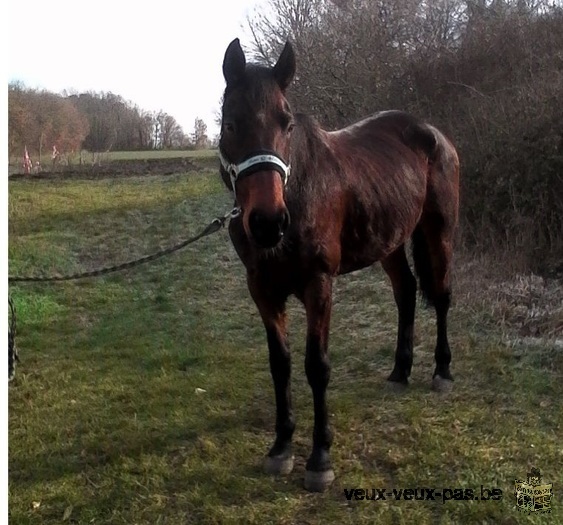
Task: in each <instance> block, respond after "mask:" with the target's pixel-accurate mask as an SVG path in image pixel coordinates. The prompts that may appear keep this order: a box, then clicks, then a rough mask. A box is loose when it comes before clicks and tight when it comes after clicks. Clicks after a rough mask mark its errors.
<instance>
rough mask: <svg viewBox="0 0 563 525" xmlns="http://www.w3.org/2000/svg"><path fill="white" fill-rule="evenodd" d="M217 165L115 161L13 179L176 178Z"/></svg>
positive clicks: (175, 160) (206, 161) (182, 159)
mask: <svg viewBox="0 0 563 525" xmlns="http://www.w3.org/2000/svg"><path fill="white" fill-rule="evenodd" d="M215 164H217V161H216V159H214V158H211V159H201V161H200V160H199V159H189V158H185V157H179V158H172V159H144V160H114V161H111V162H107V163H103V164H101V165H97V164H95V165H90V164H88V165H86V164H83V165H72V166H57V167H56V168H55V169H54V170H52V171H40V172H39V173H32V174H29V175H26V174H23V173H17V174H14V175H11V176H10V180H24V179H25V180H51V181H52V180H64V179H88V180H96V179H103V178H116V177H140V176H155V175H159V176H162V175H175V174H177V173H185V172H187V171H203V170H204V169H209V168H211V167H212V166H213V165H215Z"/></svg>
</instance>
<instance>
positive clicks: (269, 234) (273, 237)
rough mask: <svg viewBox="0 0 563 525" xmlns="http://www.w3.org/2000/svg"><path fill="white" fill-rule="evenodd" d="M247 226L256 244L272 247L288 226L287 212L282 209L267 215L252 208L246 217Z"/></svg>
mask: <svg viewBox="0 0 563 525" xmlns="http://www.w3.org/2000/svg"><path fill="white" fill-rule="evenodd" d="M248 226H249V228H250V233H251V234H252V237H253V238H254V241H255V242H256V244H258V245H259V246H262V247H264V248H269V247H273V246H275V245H276V244H278V243H279V242H280V240H281V238H282V237H283V234H284V232H285V230H287V228H288V226H289V213H288V212H287V210H284V211H283V212H281V213H277V214H275V215H267V214H265V213H262V212H259V211H257V210H252V211H251V212H250V215H249V217H248Z"/></svg>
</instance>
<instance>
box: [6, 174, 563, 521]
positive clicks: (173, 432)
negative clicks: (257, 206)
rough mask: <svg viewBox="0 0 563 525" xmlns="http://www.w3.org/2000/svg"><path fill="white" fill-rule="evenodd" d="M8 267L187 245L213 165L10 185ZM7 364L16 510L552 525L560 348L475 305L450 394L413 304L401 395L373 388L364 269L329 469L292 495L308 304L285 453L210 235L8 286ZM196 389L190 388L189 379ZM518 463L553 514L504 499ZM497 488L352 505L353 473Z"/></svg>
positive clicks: (382, 303)
mask: <svg viewBox="0 0 563 525" xmlns="http://www.w3.org/2000/svg"><path fill="white" fill-rule="evenodd" d="M9 192H10V193H9V204H10V209H9V220H10V222H9V232H10V238H9V256H10V274H29V273H34V274H35V273H52V272H55V271H58V272H61V273H67V272H74V271H79V270H87V269H92V268H96V267H99V266H105V265H109V264H114V263H118V262H121V261H124V260H129V259H132V258H136V257H139V256H142V255H144V254H147V253H151V252H152V251H154V250H157V249H159V248H160V247H163V246H169V245H171V244H174V243H175V242H178V241H180V240H183V239H185V238H187V237H189V236H191V235H193V234H194V233H196V232H197V231H198V230H199V229H200V228H201V227H203V226H204V225H206V224H207V222H208V221H209V220H210V219H211V218H213V217H215V216H217V215H218V214H222V213H223V212H224V211H226V210H228V209H229V205H230V198H229V196H228V195H227V194H226V192H225V190H224V189H223V187H222V185H221V184H220V182H219V180H218V177H217V175H216V174H213V173H211V172H199V173H190V174H178V175H175V176H168V177H158V176H152V177H146V178H141V177H139V178H127V179H126V180H113V179H102V180H98V181H51V182H49V181H13V182H11V183H10V187H9ZM10 293H11V295H12V296H13V298H14V299H15V303H16V308H17V312H18V345H19V348H20V354H21V361H22V362H21V364H20V366H19V367H18V369H17V376H16V379H15V382H14V383H13V384H12V385H11V386H10V392H9V470H10V472H9V479H10V484H9V504H10V509H9V511H10V523H13V524H55V523H57V524H58V523H63V522H68V523H80V524H87V523H98V524H106V523H112V524H121V523H123V524H185V523H203V524H215V523H217V524H218V523H221V524H222V523H225V524H229V523H232V524H235V523H237V524H238V523H256V524H268V523H285V524H292V523H295V524H317V523H318V524H327V523H335V524H345V523H350V524H352V523H384V524H385V523H389V524H403V523H404V524H407V523H409V524H410V523H417V524H419V523H420V524H449V523H471V524H473V523H491V524H493V523H494V524H497V523H500V524H504V525H509V524H515V523H557V522H561V520H563V517H562V512H561V501H562V500H561V497H562V496H561V494H562V492H561V491H562V487H563V448H562V447H563V445H562V441H561V436H562V433H563V415H562V411H561V409H560V401H561V398H562V386H561V385H562V375H563V370H562V360H561V357H560V355H559V354H560V350H556V349H555V348H551V347H549V346H545V347H530V348H525V347H517V348H511V347H508V346H506V345H504V344H503V343H502V342H501V335H500V334H499V333H496V332H495V331H493V330H491V329H490V328H486V326H488V325H487V312H482V313H479V314H476V313H475V312H474V311H473V310H471V315H468V313H467V310H466V309H465V307H464V305H462V304H458V305H457V306H456V308H454V310H453V311H452V315H451V321H450V326H451V343H452V348H453V355H454V357H453V358H454V361H453V372H454V374H455V375H456V382H455V390H454V391H453V393H451V394H450V395H446V396H443V395H437V394H435V393H433V392H430V390H429V385H430V377H431V373H432V368H433V363H432V361H433V345H434V320H433V316H432V315H431V312H430V311H427V310H423V309H419V311H418V315H417V339H416V348H415V365H414V369H413V375H412V381H411V386H410V388H409V390H408V391H407V392H405V393H403V394H393V393H391V392H389V391H388V390H387V389H386V388H385V377H386V375H387V374H388V373H389V371H390V369H391V367H392V356H393V351H394V343H395V329H396V313H395V307H394V303H393V300H392V294H391V290H390V286H389V284H388V281H387V280H386V278H385V275H384V274H383V273H382V272H381V270H380V269H375V270H367V271H363V272H358V273H355V274H353V275H349V276H346V277H342V278H340V279H338V280H337V284H336V287H335V308H334V316H333V322H332V330H331V348H330V352H331V358H332V364H333V371H332V379H331V384H330V387H329V403H330V412H331V414H333V416H332V424H333V427H334V432H335V441H334V446H333V449H332V458H333V462H334V467H335V471H336V474H337V479H336V481H335V483H334V485H333V487H332V488H331V489H330V490H329V491H328V492H327V493H325V494H309V493H306V492H305V491H304V490H303V488H302V479H303V474H304V462H305V460H306V457H307V455H308V453H309V451H310V444H311V432H312V400H311V395H310V390H309V387H308V385H307V383H306V380H305V377H304V372H303V357H304V314H303V311H302V308H301V307H300V305H299V304H298V303H297V302H296V301H292V302H291V304H290V314H291V319H292V324H291V333H290V335H291V340H292V342H293V345H292V348H293V353H294V360H293V362H294V373H293V392H294V400H295V413H296V416H297V420H298V427H297V431H296V434H295V454H296V467H295V470H294V472H293V473H292V474H291V475H289V476H288V477H287V478H274V477H270V476H267V475H265V474H263V473H262V471H261V462H262V457H263V455H264V454H265V452H266V451H267V448H268V446H269V445H270V443H271V441H272V439H273V426H274V409H273V388H272V385H271V380H270V376H269V369H268V363H267V351H266V344H265V337H264V333H263V328H262V326H261V323H260V320H259V316H258V314H257V312H256V309H255V307H254V305H253V304H252V302H251V300H250V298H249V295H248V292H247V290H246V286H245V278H244V270H243V267H242V264H241V263H240V262H239V260H238V258H237V256H236V254H235V252H234V250H233V248H232V246H231V244H230V241H229V239H228V235H227V233H226V231H221V232H220V233H219V234H216V235H214V236H212V237H208V238H206V239H204V240H201V241H199V242H198V243H197V244H194V245H191V246H189V247H188V248H186V249H185V250H183V251H181V252H179V253H176V254H174V255H171V256H169V257H168V258H165V259H163V260H160V261H158V262H155V263H151V264H148V265H146V266H142V267H139V268H137V269H135V270H131V271H128V272H124V273H119V274H113V275H110V276H106V277H103V278H98V279H89V280H84V281H76V282H67V283H60V284H53V285H39V284H27V285H18V286H15V285H14V286H11V287H10ZM198 389H203V390H204V391H203V392H202V391H201V390H198ZM531 466H537V467H539V468H540V469H541V470H542V474H543V476H544V480H545V481H546V482H552V483H553V485H554V494H555V496H554V501H553V513H552V514H551V515H544V516H526V515H524V514H520V513H518V512H517V511H516V510H515V500H514V496H513V494H512V491H513V484H514V479H515V478H525V476H526V473H527V472H528V471H529V470H530V467H531ZM481 485H484V486H485V487H499V488H501V489H502V491H503V493H504V499H503V500H502V501H448V502H445V503H441V502H437V501H436V502H421V501H389V500H387V501H379V502H373V501H356V500H352V501H348V500H347V499H346V497H345V496H344V489H345V488H346V489H350V488H355V487H361V488H366V489H371V488H384V487H385V488H387V489H388V490H392V489H393V488H396V489H401V488H408V487H423V486H424V487H432V488H438V489H441V488H442V487H452V488H456V487H460V488H475V489H478V488H479V487H480V486H481Z"/></svg>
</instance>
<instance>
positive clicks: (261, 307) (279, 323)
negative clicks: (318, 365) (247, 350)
mask: <svg viewBox="0 0 563 525" xmlns="http://www.w3.org/2000/svg"><path fill="white" fill-rule="evenodd" d="M248 288H249V290H250V294H251V295H252V298H253V299H254V302H255V303H256V306H257V307H258V311H259V312H260V315H261V316H262V321H263V322H264V327H265V328H266V337H267V340H268V351H269V357H270V372H271V374H272V379H273V382H274V391H275V396H276V440H275V441H274V444H273V446H272V448H271V449H270V451H269V452H268V455H267V456H266V459H265V461H264V469H265V471H266V472H267V473H268V474H289V473H290V472H291V471H292V469H293V454H292V451H291V438H292V437H293V431H294V430H295V419H294V417H293V410H292V406H291V384H290V380H291V353H290V351H289V345H288V342H287V333H286V313H285V302H286V300H287V296H283V295H281V296H280V295H278V294H272V293H268V292H269V290H267V288H265V283H263V282H260V283H259V282H257V280H255V279H253V278H251V277H250V276H249V277H248Z"/></svg>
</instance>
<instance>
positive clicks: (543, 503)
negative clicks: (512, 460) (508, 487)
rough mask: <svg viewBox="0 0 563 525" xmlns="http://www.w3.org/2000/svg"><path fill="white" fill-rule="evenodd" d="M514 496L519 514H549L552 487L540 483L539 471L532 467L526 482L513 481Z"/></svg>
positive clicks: (548, 484) (549, 484)
mask: <svg viewBox="0 0 563 525" xmlns="http://www.w3.org/2000/svg"><path fill="white" fill-rule="evenodd" d="M514 495H515V496H516V505H517V508H518V510H519V511H520V512H527V513H530V512H538V513H543V512H551V498H552V496H553V485H552V484H551V483H542V478H541V473H540V469H537V468H535V467H532V471H531V472H528V479H527V481H522V480H518V479H515V480H514Z"/></svg>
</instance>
